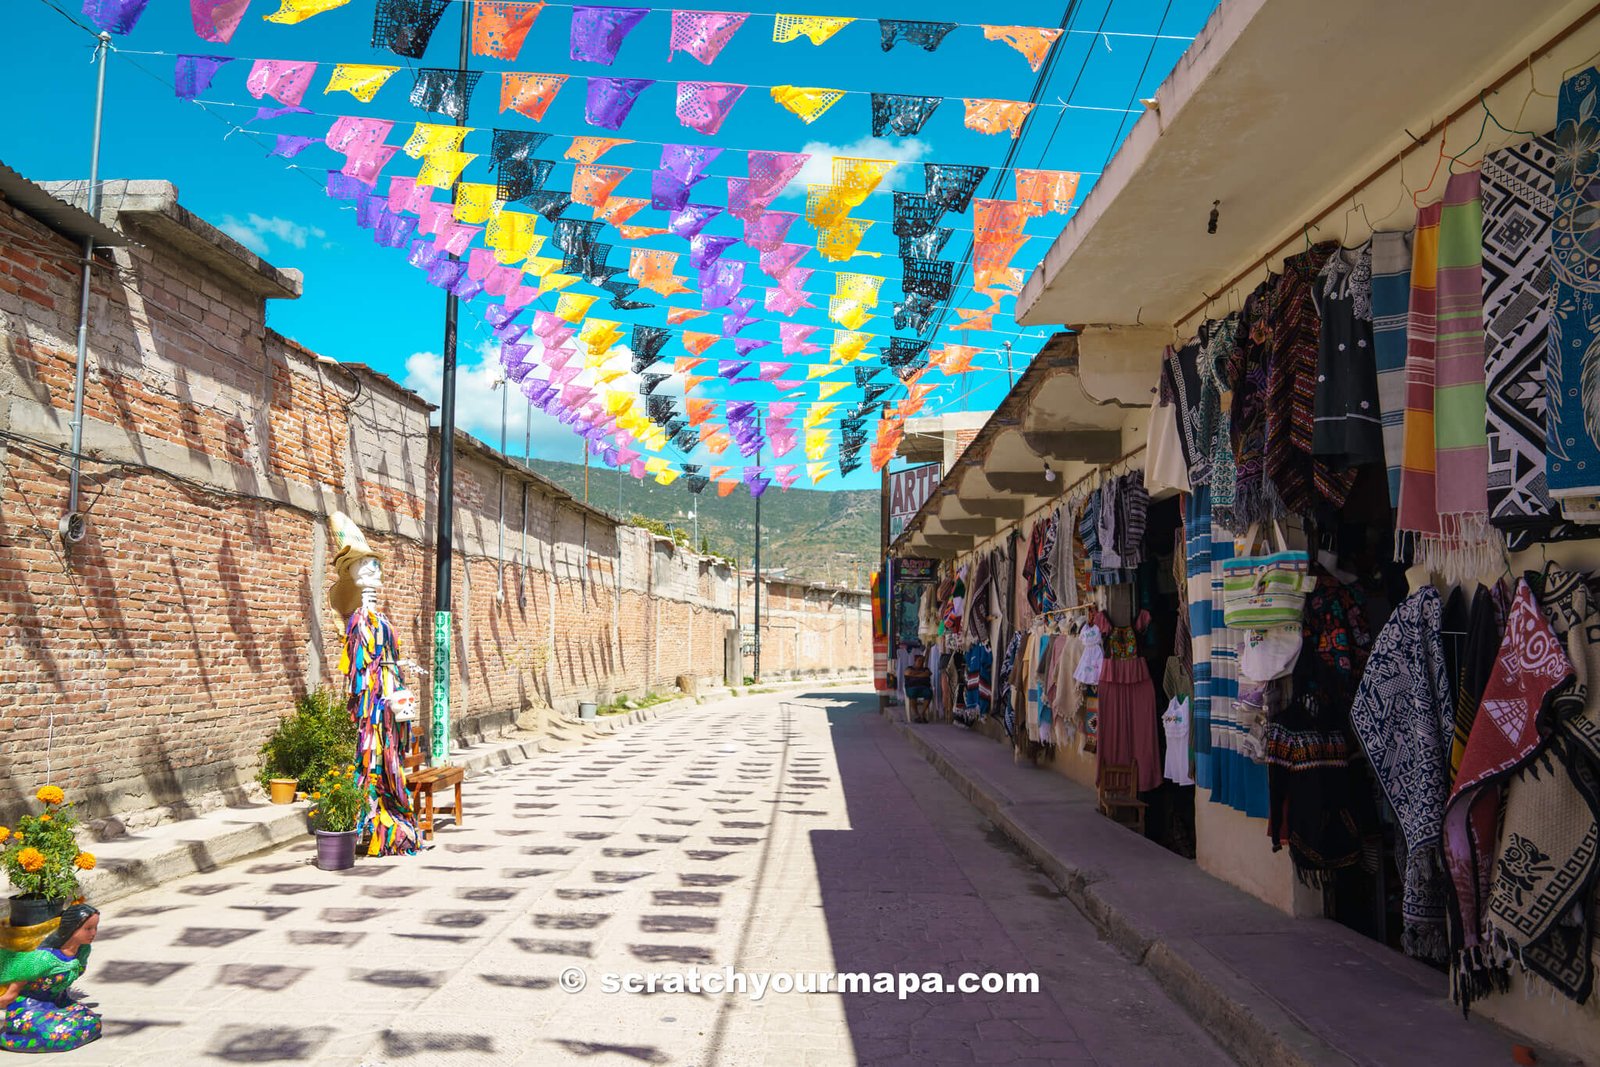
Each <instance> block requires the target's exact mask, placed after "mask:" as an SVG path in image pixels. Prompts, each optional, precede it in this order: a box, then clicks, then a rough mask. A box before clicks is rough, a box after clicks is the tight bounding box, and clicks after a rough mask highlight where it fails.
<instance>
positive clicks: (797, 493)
mask: <svg viewBox="0 0 1600 1067" xmlns="http://www.w3.org/2000/svg"><path fill="white" fill-rule="evenodd" d="M532 466H533V469H534V470H536V471H538V472H539V473H540V474H542V475H544V476H545V477H546V478H549V479H550V480H551V481H553V482H555V483H556V484H557V485H559V486H561V488H563V489H565V490H567V492H569V493H571V494H573V495H574V496H576V497H577V498H578V499H579V500H582V499H583V464H581V463H560V462H557V461H554V460H543V459H536V460H534V461H533V463H532ZM619 488H620V492H621V497H620V502H619V497H618V491H619ZM695 501H698V502H699V505H700V537H701V538H702V539H703V540H704V541H705V542H706V546H707V548H708V549H709V550H710V551H711V552H715V553H717V554H718V555H721V556H729V557H732V558H734V559H737V560H738V561H739V563H740V565H741V566H743V567H745V568H747V569H748V568H749V566H750V556H751V553H752V552H753V551H754V548H755V514H756V510H755V501H754V500H753V499H752V498H751V496H750V494H749V493H748V492H746V491H745V489H744V487H743V486H740V487H739V488H738V489H736V490H734V491H733V492H732V493H730V494H729V495H727V496H725V497H719V496H717V487H716V485H715V484H713V485H710V486H708V487H707V488H706V491H705V492H703V493H701V494H700V495H699V496H698V497H695V496H692V495H690V494H689V493H688V492H686V491H685V490H684V488H683V483H682V482H681V481H679V482H675V483H673V484H672V485H657V484H656V483H655V482H654V481H652V480H650V479H648V478H647V479H644V480H643V481H640V480H639V479H637V478H633V477H630V476H629V475H626V474H622V475H620V476H619V474H618V473H617V472H616V471H613V470H609V469H606V468H602V467H599V466H595V467H590V468H589V503H590V504H592V505H593V506H595V507H597V508H601V509H603V510H605V511H609V512H611V513H612V514H615V515H619V516H621V517H623V518H629V517H631V516H633V515H641V516H643V517H645V518H647V519H654V520H656V521H658V522H661V523H664V524H666V525H667V526H671V527H676V528H678V529H681V530H683V531H684V533H686V534H687V533H690V531H691V530H692V529H693V528H694V520H693V519H691V518H690V511H691V509H692V508H693V507H694V503H695ZM878 504H879V493H878V490H876V489H841V490H837V491H835V492H822V491H820V490H816V489H801V488H799V487H798V486H797V487H795V488H793V489H789V490H782V489H779V488H778V486H777V485H776V483H774V484H773V486H772V487H771V488H769V489H768V490H767V491H766V492H765V493H763V494H762V496H761V569H762V570H763V571H771V570H777V569H779V568H787V572H788V575H789V576H790V577H795V578H806V579H809V580H812V581H833V582H840V581H853V582H856V583H860V584H862V585H865V583H866V581H867V576H868V575H869V574H870V573H871V571H872V570H873V568H875V567H876V566H877V560H878ZM696 547H699V546H698V545H697V546H696ZM852 557H854V562H852Z"/></svg>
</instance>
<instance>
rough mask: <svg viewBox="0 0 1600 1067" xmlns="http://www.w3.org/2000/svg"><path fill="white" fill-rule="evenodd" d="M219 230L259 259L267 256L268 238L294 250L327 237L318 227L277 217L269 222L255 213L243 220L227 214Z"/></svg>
mask: <svg viewBox="0 0 1600 1067" xmlns="http://www.w3.org/2000/svg"><path fill="white" fill-rule="evenodd" d="M217 228H218V229H219V230H221V231H222V232H223V233H225V234H227V235H228V236H229V237H232V238H233V239H234V240H235V241H238V242H239V243H240V244H242V245H244V246H245V247H246V248H248V249H249V250H250V251H252V252H254V253H255V254H256V255H258V256H264V255H266V254H267V252H268V249H269V244H268V241H267V238H269V237H272V238H275V239H276V240H278V241H279V242H280V243H282V244H286V245H288V246H289V247H291V248H304V247H305V246H306V242H307V240H309V239H311V238H317V239H318V240H320V239H322V238H324V237H326V236H328V235H327V233H326V232H325V231H323V230H321V229H319V228H317V227H316V226H302V225H301V224H300V223H298V222H295V221H294V220H293V219H285V218H279V217H278V216H276V215H274V216H273V217H272V218H270V219H269V218H263V217H262V216H260V215H257V214H256V213H255V212H251V213H250V214H249V215H246V216H245V217H244V219H243V221H241V220H239V219H237V218H235V217H234V216H232V215H224V216H223V217H222V222H221V223H220V224H219V225H218V227H217Z"/></svg>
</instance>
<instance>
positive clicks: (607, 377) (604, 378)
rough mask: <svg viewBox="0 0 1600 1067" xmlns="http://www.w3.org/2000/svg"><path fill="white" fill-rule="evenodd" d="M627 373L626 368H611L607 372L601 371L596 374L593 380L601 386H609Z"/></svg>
mask: <svg viewBox="0 0 1600 1067" xmlns="http://www.w3.org/2000/svg"><path fill="white" fill-rule="evenodd" d="M627 373H628V368H627V367H612V368H610V369H609V370H603V371H601V372H600V373H598V374H596V375H595V376H594V380H595V381H597V382H599V383H600V384H601V385H610V384H611V383H612V382H614V381H616V380H617V379H618V378H620V377H622V376H623V375H624V374H627Z"/></svg>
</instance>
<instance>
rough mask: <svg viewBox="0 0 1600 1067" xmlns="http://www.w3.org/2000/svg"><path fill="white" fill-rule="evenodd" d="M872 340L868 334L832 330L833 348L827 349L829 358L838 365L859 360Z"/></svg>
mask: <svg viewBox="0 0 1600 1067" xmlns="http://www.w3.org/2000/svg"><path fill="white" fill-rule="evenodd" d="M872 339H873V336H872V334H870V333H856V332H854V331H851V330H834V331H833V346H832V347H831V348H830V349H829V358H831V359H832V360H833V361H834V362H835V363H839V364H844V363H850V362H852V361H854V360H857V359H861V358H863V356H864V354H865V351H866V347H867V343H868V342H869V341H871V340H872Z"/></svg>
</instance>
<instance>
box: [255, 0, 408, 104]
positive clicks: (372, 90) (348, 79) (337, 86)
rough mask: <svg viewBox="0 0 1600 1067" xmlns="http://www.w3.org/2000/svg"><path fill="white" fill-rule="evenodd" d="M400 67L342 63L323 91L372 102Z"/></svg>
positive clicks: (334, 71)
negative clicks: (345, 93)
mask: <svg viewBox="0 0 1600 1067" xmlns="http://www.w3.org/2000/svg"><path fill="white" fill-rule="evenodd" d="M312 14H316V12H312ZM269 17H270V16H269ZM295 21H297V22H298V21H299V20H298V19H296V20H295ZM399 69H400V68H399V67H380V66H374V65H373V64H370V63H340V64H339V65H338V66H336V67H334V68H333V76H332V77H331V78H329V79H328V87H327V88H326V89H324V90H322V92H323V93H324V94H327V93H336V92H339V91H340V90H343V91H345V92H347V93H349V94H350V95H351V96H353V97H355V98H356V99H357V100H359V101H361V102H362V103H363V104H366V103H370V102H371V100H372V98H373V97H374V96H376V95H377V92H378V90H379V89H382V88H383V83H384V82H386V81H388V80H389V75H391V74H393V73H394V72H395V71H397V70H399Z"/></svg>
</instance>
